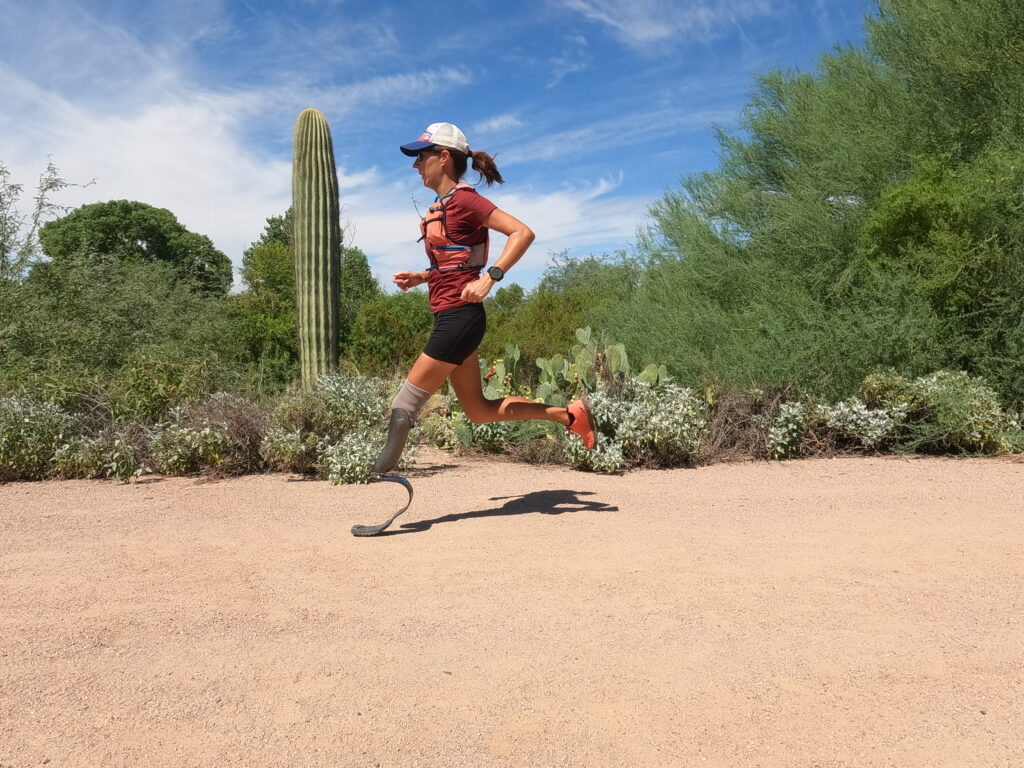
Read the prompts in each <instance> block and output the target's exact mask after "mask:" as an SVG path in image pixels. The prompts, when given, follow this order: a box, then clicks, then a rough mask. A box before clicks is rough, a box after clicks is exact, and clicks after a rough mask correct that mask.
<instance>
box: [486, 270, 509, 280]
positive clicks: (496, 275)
mask: <svg viewBox="0 0 1024 768" xmlns="http://www.w3.org/2000/svg"><path fill="white" fill-rule="evenodd" d="M487 274H488V275H490V276H491V280H494V281H495V282H497V281H498V280H501V278H503V277H504V276H505V273H504V272H503V271H502V270H501V267H491V268H490V269H488V270H487Z"/></svg>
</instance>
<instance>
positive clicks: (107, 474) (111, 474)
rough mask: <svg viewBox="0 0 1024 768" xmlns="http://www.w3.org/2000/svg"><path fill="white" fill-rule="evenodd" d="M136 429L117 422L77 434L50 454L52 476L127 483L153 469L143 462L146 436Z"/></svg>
mask: <svg viewBox="0 0 1024 768" xmlns="http://www.w3.org/2000/svg"><path fill="white" fill-rule="evenodd" d="M135 432H136V430H133V429H130V428H124V427H122V426H120V425H110V426H107V427H105V428H103V429H102V430H101V431H100V432H99V433H98V434H97V435H95V436H93V437H89V436H87V435H77V436H74V437H72V438H71V439H70V440H69V442H67V443H65V444H64V445H62V446H61V447H60V448H58V449H57V451H56V452H55V453H54V456H53V470H52V474H53V476H54V477H59V478H67V479H70V478H82V479H87V480H88V479H96V478H112V479H115V480H119V481H121V482H122V483H127V482H129V481H130V480H133V479H135V478H137V477H139V476H140V475H142V474H143V473H145V472H151V471H152V470H151V469H150V468H149V467H148V466H146V464H145V463H144V459H143V456H144V454H145V452H146V449H145V442H146V441H145V439H144V438H140V437H139V436H138V435H137V434H133V433H135Z"/></svg>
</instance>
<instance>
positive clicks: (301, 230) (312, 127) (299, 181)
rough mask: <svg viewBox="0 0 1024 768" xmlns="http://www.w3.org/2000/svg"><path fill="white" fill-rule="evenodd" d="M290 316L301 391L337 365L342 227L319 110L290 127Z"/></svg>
mask: <svg viewBox="0 0 1024 768" xmlns="http://www.w3.org/2000/svg"><path fill="white" fill-rule="evenodd" d="M292 206H293V209H294V213H293V216H294V232H293V237H294V248H295V311H296V316H297V317H296V319H297V322H298V329H299V358H300V361H299V362H300V367H301V371H302V385H303V387H305V388H306V389H309V388H310V387H312V386H313V383H314V382H315V381H316V380H317V378H318V377H320V376H322V375H323V374H325V373H330V372H331V371H333V370H334V369H335V368H336V367H337V365H338V330H339V328H338V322H339V318H340V314H341V313H340V308H341V307H340V305H341V291H340V286H341V224H340V221H339V215H340V209H339V204H338V173H337V170H336V168H335V166H334V146H333V144H332V142H331V130H330V128H329V127H328V125H327V120H326V118H324V115H323V113H322V112H320V110H317V109H304V110H302V112H301V113H300V114H299V117H298V119H297V120H296V121H295V144H294V155H293V161H292Z"/></svg>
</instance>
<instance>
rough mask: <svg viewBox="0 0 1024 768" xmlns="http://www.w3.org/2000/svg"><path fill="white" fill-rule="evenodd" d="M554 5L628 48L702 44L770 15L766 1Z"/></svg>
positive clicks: (572, 0) (568, 0)
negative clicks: (608, 30) (728, 29)
mask: <svg viewBox="0 0 1024 768" xmlns="http://www.w3.org/2000/svg"><path fill="white" fill-rule="evenodd" d="M555 1H556V3H557V5H559V6H561V7H563V8H566V9H568V10H571V11H576V12H577V13H580V14H582V15H583V16H585V17H586V18H588V19H590V20H591V21H597V22H600V23H602V24H606V25H607V26H608V27H610V28H611V31H612V33H613V34H614V35H615V36H616V37H618V38H619V39H620V40H622V41H623V42H625V43H628V44H629V45H632V46H634V47H638V48H642V47H644V46H648V45H651V44H657V43H663V42H668V41H674V40H681V41H684V42H688V41H694V40H696V41H702V40H705V39H706V38H708V37H711V36H713V35H715V34H717V33H718V32H719V31H720V30H721V29H722V28H724V27H727V26H729V25H731V24H735V23H737V22H739V21H744V20H746V19H750V18H754V17H756V16H761V15H764V14H768V13H771V12H772V10H773V8H772V5H773V4H772V3H771V2H770V0H696V1H694V2H686V3H682V2H679V0H631V2H628V3H622V2H618V0H555Z"/></svg>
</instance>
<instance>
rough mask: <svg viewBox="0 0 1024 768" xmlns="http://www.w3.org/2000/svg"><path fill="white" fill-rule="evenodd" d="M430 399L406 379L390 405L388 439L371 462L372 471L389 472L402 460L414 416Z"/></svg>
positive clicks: (414, 420)
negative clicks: (375, 458) (378, 454)
mask: <svg viewBox="0 0 1024 768" xmlns="http://www.w3.org/2000/svg"><path fill="white" fill-rule="evenodd" d="M429 399H430V393H429V392H427V391H426V390H425V389H420V388H419V387H416V386H413V385H412V384H410V383H409V380H408V379H406V380H405V383H404V384H403V385H402V388H401V389H400V390H398V394H397V395H395V399H394V401H393V402H392V403H391V421H390V422H389V423H388V439H387V441H386V442H385V443H384V449H383V450H382V451H381V452H380V456H378V457H377V460H376V461H375V462H373V471H374V472H375V473H376V474H378V475H383V474H385V473H386V472H390V471H391V470H392V469H394V468H395V466H396V465H397V464H398V460H399V459H400V458H402V451H403V450H405V441H406V440H408V439H409V431H410V430H411V429H412V427H413V425H414V424H415V423H416V416H417V415H418V414H419V412H420V410H421V409H422V408H423V406H424V405H426V402H427V400H429Z"/></svg>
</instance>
